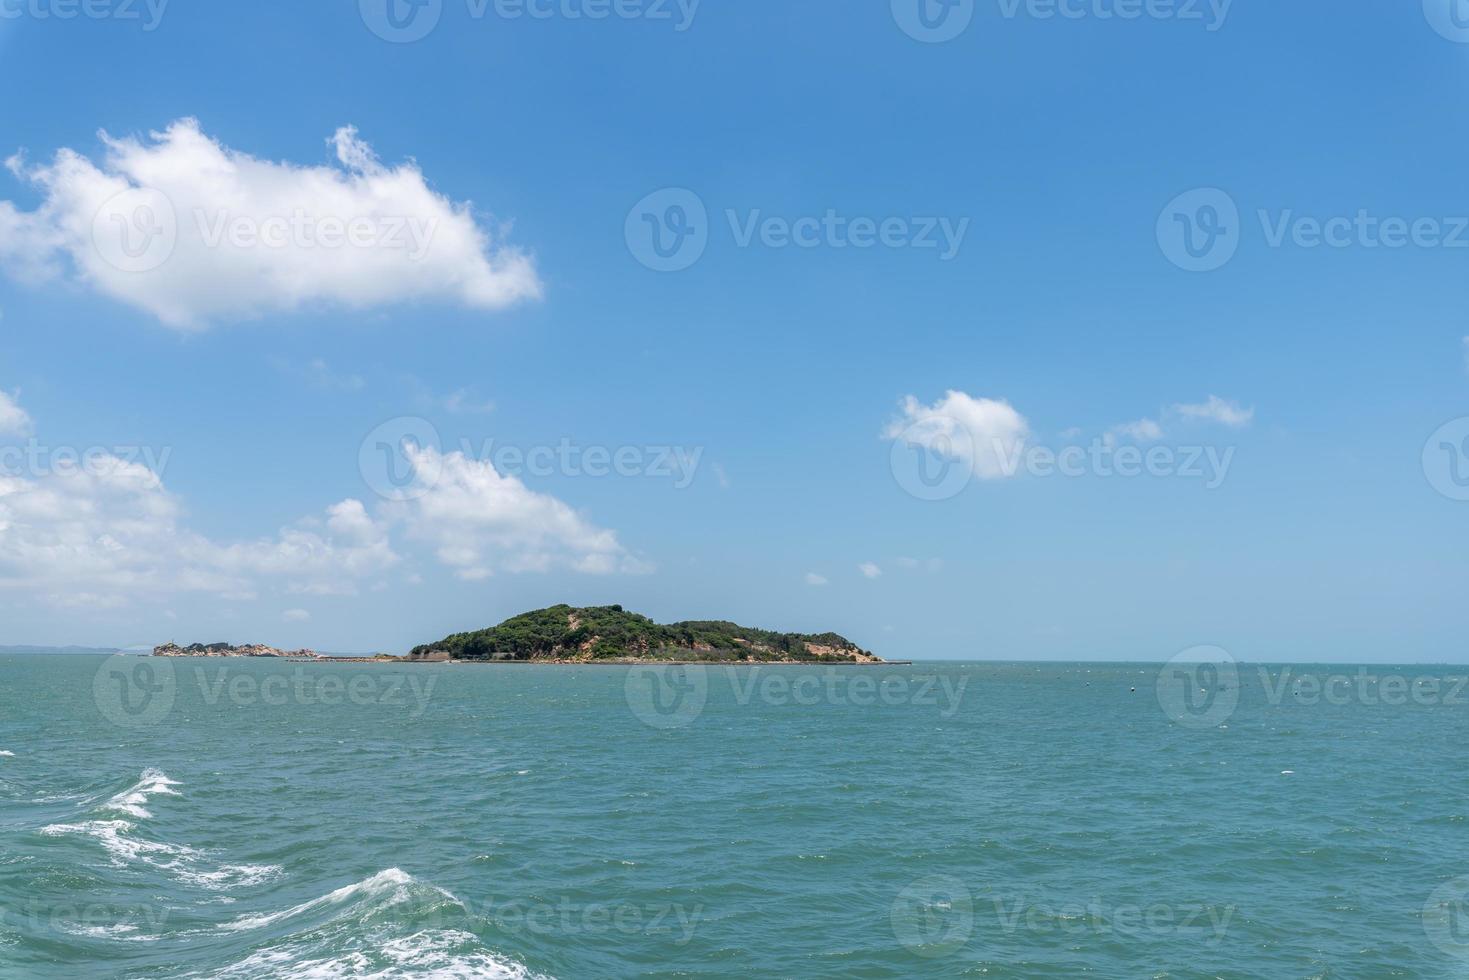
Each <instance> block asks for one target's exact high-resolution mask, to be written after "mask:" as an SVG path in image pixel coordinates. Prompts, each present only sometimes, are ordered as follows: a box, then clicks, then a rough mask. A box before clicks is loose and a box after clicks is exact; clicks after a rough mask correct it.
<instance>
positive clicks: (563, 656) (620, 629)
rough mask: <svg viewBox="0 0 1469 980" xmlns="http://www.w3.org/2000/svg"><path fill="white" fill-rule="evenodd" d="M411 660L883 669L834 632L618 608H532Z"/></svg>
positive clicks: (426, 648)
mask: <svg viewBox="0 0 1469 980" xmlns="http://www.w3.org/2000/svg"><path fill="white" fill-rule="evenodd" d="M406 659H408V660H410V661H419V662H423V661H428V662H443V661H473V662H488V663H559V664H586V663H598V664H642V663H731V664H734V663H767V664H768V663H783V664H807V663H810V664H816V663H819V664H883V663H887V661H884V660H882V659H881V658H879V657H877V656H875V655H873V654H872V653H870V652H869V651H867V650H863V649H862V648H861V647H859V646H857V644H855V643H853V642H852V641H851V640H848V639H847V638H846V637H843V636H839V635H838V634H836V633H777V632H774V631H772V630H763V629H754V628H752V627H749V626H738V625H736V624H734V623H728V622H723V621H693V622H684V623H670V624H668V625H666V626H662V625H659V624H658V623H655V622H653V620H651V619H649V618H648V617H647V616H640V615H638V614H637V613H632V612H628V611H627V610H625V609H623V608H622V607H621V606H592V607H587V608H575V607H572V606H567V605H560V606H551V607H550V608H548V609H537V610H535V611H534V612H528V613H523V614H521V615H519V616H515V617H512V618H510V619H507V620H505V622H503V623H501V624H500V625H499V626H492V627H490V628H489V629H482V630H478V631H475V632H472V633H455V634H454V635H453V636H449V637H445V638H444V639H442V640H440V641H438V642H437V643H427V644H424V645H422V646H418V647H414V648H413V651H412V652H411V653H409V654H408V657H407V658H406Z"/></svg>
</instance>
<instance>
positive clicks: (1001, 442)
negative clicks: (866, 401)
mask: <svg viewBox="0 0 1469 980" xmlns="http://www.w3.org/2000/svg"><path fill="white" fill-rule="evenodd" d="M1029 436H1030V424H1029V423H1028V422H1026V420H1025V418H1024V416H1022V415H1021V414H1020V413H1019V412H1017V411H1015V409H1013V408H1011V407H1010V404H1009V403H1008V402H1005V401H996V400H992V399H989V398H974V397H972V396H970V395H967V394H965V393H964V392H962V391H949V392H946V393H945V395H944V397H943V398H941V399H940V400H939V401H937V402H935V403H934V404H932V405H923V404H921V403H920V402H919V401H918V399H917V398H914V397H913V396H912V395H909V396H908V397H906V398H904V399H903V402H902V415H901V416H900V417H899V418H897V419H894V420H893V421H892V422H890V423H889V424H888V426H887V428H886V429H884V430H883V437H884V438H887V439H893V440H901V441H902V442H904V443H906V444H907V445H910V446H916V447H920V448H923V449H926V450H927V451H929V452H931V453H934V454H935V455H937V456H943V457H947V458H949V459H956V460H959V461H961V462H964V463H967V464H968V465H969V467H970V469H971V470H972V471H973V473H974V475H975V476H977V477H979V478H980V479H982V480H995V479H1000V478H1003V477H1009V476H1014V475H1015V473H1016V465H1015V463H1016V462H1017V461H1018V459H1019V455H1020V453H1021V451H1022V450H1023V449H1024V448H1025V441H1026V439H1027V438H1028V437H1029Z"/></svg>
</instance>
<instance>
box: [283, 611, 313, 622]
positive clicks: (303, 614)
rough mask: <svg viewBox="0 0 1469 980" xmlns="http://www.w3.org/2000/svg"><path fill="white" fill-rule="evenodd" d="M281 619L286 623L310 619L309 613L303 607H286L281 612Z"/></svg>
mask: <svg viewBox="0 0 1469 980" xmlns="http://www.w3.org/2000/svg"><path fill="white" fill-rule="evenodd" d="M281 619H284V620H285V621H286V622H288V623H305V622H309V621H310V620H311V614H310V613H309V612H307V611H306V610H304V609H287V610H286V611H285V612H283V613H281Z"/></svg>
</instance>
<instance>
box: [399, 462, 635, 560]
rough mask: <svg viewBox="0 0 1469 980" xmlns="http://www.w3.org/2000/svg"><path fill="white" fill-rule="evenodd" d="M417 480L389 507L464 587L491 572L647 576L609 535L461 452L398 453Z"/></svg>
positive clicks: (614, 538)
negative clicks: (562, 570) (556, 570)
mask: <svg viewBox="0 0 1469 980" xmlns="http://www.w3.org/2000/svg"><path fill="white" fill-rule="evenodd" d="M404 451H405V452H406V453H407V456H408V460H409V462H410V463H411V464H412V465H413V469H414V473H415V477H416V478H417V479H418V480H419V481H420V482H419V483H418V484H417V485H416V486H415V487H414V490H413V492H412V493H410V494H408V496H409V497H410V499H408V500H405V501H402V502H400V503H397V504H395V505H393V510H394V514H395V517H397V518H398V519H401V520H402V521H403V522H404V523H405V524H406V526H407V529H408V533H409V535H410V536H411V537H413V538H415V539H417V540H422V541H426V542H428V543H429V544H431V545H432V546H433V547H434V549H435V554H436V556H437V557H438V559H439V561H441V562H443V563H444V564H445V565H448V566H449V567H450V568H453V569H454V570H455V572H456V574H457V575H458V576H459V577H460V578H462V579H466V580H468V581H478V580H482V579H485V578H488V577H489V576H491V575H493V574H495V573H496V572H498V571H507V572H539V571H549V570H550V569H553V568H570V569H573V570H575V571H578V572H585V573H588V574H593V575H608V574H613V573H617V572H623V573H629V574H637V573H642V572H646V571H648V570H649V568H648V566H647V565H646V564H644V563H643V562H641V561H639V560H637V559H636V558H634V557H633V556H631V555H630V554H629V553H628V552H627V550H626V549H625V548H623V546H622V544H621V543H620V542H619V541H618V540H617V534H616V532H614V531H609V530H605V529H603V528H599V527H595V526H593V525H592V524H590V523H588V522H587V521H586V520H585V519H584V518H583V517H582V516H581V515H580V514H578V513H577V512H576V511H575V510H573V509H572V508H571V507H569V506H567V505H566V504H565V503H563V502H562V501H560V500H557V499H556V498H555V497H552V496H549V495H547V494H543V493H537V492H535V491H534V490H531V489H530V488H528V487H527V486H526V485H525V484H524V483H522V482H521V481H520V480H519V479H518V478H516V477H514V476H502V475H501V474H500V473H499V472H497V471H496V470H495V467H494V465H493V464H492V463H490V462H489V461H487V460H486V461H481V460H476V459H472V458H470V457H468V456H466V455H465V454H464V453H462V452H454V453H449V454H447V455H444V454H442V453H440V452H439V451H438V450H436V449H433V448H422V449H420V448H418V447H415V446H411V445H409V446H405V447H404Z"/></svg>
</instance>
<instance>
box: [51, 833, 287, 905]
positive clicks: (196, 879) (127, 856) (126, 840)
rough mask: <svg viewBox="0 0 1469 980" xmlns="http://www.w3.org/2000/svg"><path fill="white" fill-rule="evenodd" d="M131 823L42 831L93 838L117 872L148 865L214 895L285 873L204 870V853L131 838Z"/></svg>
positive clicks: (244, 867) (268, 867) (255, 868)
mask: <svg viewBox="0 0 1469 980" xmlns="http://www.w3.org/2000/svg"><path fill="white" fill-rule="evenodd" d="M133 826H134V825H133V823H132V821H129V820H87V821H85V822H83V823H57V824H51V825H50V826H47V827H42V828H41V833H43V834H45V835H46V836H48V837H62V836H66V835H79V836H84V837H91V838H92V839H93V840H95V841H97V842H98V843H99V844H101V845H102V847H103V849H104V850H106V851H107V853H108V855H109V856H110V857H111V858H112V865H113V867H116V868H121V867H126V866H127V865H129V864H146V865H148V866H149V867H151V868H156V869H157V870H159V871H163V872H165V873H166V874H169V875H171V876H173V877H174V878H176V879H178V880H179V881H182V882H184V883H186V884H191V885H198V886H199V887H201V888H208V889H211V890H213V891H227V890H229V889H231V888H245V887H248V886H250V885H258V884H261V883H263V882H266V881H270V880H271V879H273V878H275V877H277V876H279V875H280V874H281V872H282V869H281V867H280V866H279V865H274V864H226V865H222V866H221V867H219V868H216V869H213V870H201V868H200V865H202V864H204V863H205V861H206V860H207V858H208V855H206V854H205V853H204V852H203V851H200V850H198V849H197V848H193V847H185V846H183V845H181V844H167V843H164V842H162V841H151V840H143V839H141V838H138V837H134V836H132V834H131V831H132V830H133Z"/></svg>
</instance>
